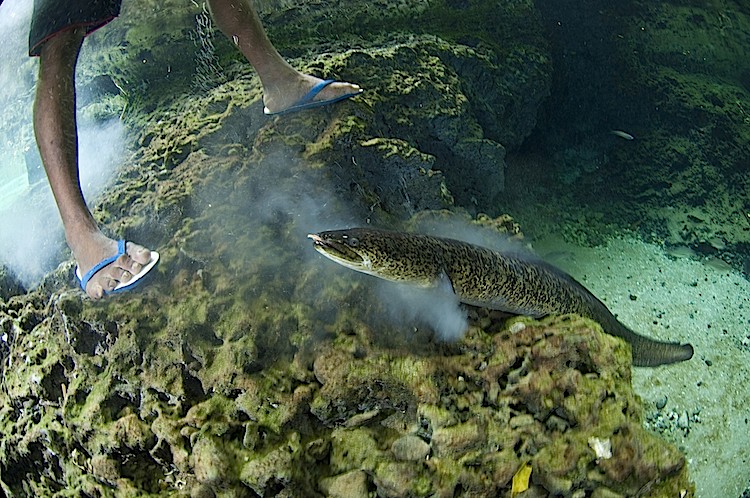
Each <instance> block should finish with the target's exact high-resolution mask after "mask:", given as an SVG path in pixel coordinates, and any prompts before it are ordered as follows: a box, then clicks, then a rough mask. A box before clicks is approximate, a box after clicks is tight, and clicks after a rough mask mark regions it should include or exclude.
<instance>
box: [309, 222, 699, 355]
mask: <svg viewBox="0 0 750 498" xmlns="http://www.w3.org/2000/svg"><path fill="white" fill-rule="evenodd" d="M309 237H310V238H312V239H313V242H314V245H315V248H316V249H317V250H318V251H319V252H320V253H321V254H323V255H325V256H327V257H328V258H330V259H332V260H334V261H336V262H337V263H340V264H342V265H344V266H346V267H348V268H352V269H354V270H357V271H361V272H364V273H369V274H371V275H375V276H377V277H380V278H383V279H386V280H392V281H398V282H411V283H413V284H416V285H421V286H433V285H437V284H438V282H439V281H440V279H441V278H444V277H447V278H448V279H449V281H450V283H451V285H452V286H453V290H454V292H455V293H456V295H457V296H458V298H459V299H460V300H461V301H462V302H464V303H467V304H471V305H474V306H481V307H485V308H491V309H497V310H502V311H507V312H510V313H516V314H522V315H529V316H533V317H541V316H545V315H549V314H565V313H576V314H578V315H581V316H584V317H587V318H591V319H592V320H595V321H597V322H598V323H599V324H601V326H602V328H603V329H604V331H605V332H607V333H608V334H611V335H614V336H617V337H621V338H623V339H625V340H626V341H627V342H628V343H630V345H631V347H632V349H633V364H634V365H636V366H657V365H662V364H665V363H674V362H678V361H684V360H688V359H690V358H691V357H692V356H693V347H692V346H691V345H690V344H678V343H668V342H660V341H655V340H653V339H649V338H647V337H644V336H641V335H638V334H636V333H635V332H633V331H632V330H630V329H629V328H627V327H626V326H625V325H623V324H621V323H620V322H619V321H617V319H616V318H615V317H614V316H613V315H612V313H611V312H610V311H609V310H608V309H607V307H606V306H605V305H604V303H602V302H601V301H600V300H599V299H597V298H596V296H594V295H593V294H591V292H589V291H588V290H586V288H585V287H583V286H582V285H581V284H579V283H578V282H576V281H575V280H574V279H573V278H572V277H571V276H570V275H568V274H566V273H564V272H563V271H562V270H559V269H557V268H555V267H554V266H552V265H549V264H547V263H544V262H541V261H534V260H532V259H529V258H527V257H523V256H520V255H514V254H508V253H500V252H497V251H493V250H490V249H487V248H484V247H480V246H476V245H472V244H469V243H466V242H462V241H458V240H453V239H445V238H439V237H431V236H428V235H420V234H412V233H402V232H392V231H386V230H377V229H372V228H351V229H347V230H335V231H330V232H322V233H319V234H311V235H310V236H309Z"/></svg>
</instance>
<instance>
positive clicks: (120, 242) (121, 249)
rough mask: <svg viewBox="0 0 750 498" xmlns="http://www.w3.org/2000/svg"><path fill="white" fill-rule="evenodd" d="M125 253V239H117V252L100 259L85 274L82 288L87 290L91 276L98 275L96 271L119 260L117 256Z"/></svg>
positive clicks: (84, 290)
mask: <svg viewBox="0 0 750 498" xmlns="http://www.w3.org/2000/svg"><path fill="white" fill-rule="evenodd" d="M123 254H125V239H120V240H118V241H117V254H115V255H114V256H110V257H109V258H105V259H103V260H101V261H99V262H98V263H97V264H96V265H95V266H94V267H93V268H91V269H90V270H89V271H87V272H86V274H85V275H84V276H83V278H82V279H81V289H83V292H86V286H87V285H88V283H89V280H91V278H92V277H93V276H94V275H96V272H98V271H99V270H101V269H102V268H104V267H105V266H107V265H109V264H112V263H114V262H115V261H117V258H119V257H120V256H122V255H123Z"/></svg>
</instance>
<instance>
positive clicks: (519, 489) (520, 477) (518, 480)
mask: <svg viewBox="0 0 750 498" xmlns="http://www.w3.org/2000/svg"><path fill="white" fill-rule="evenodd" d="M530 478H531V464H530V463H528V462H526V463H524V464H523V465H521V467H520V468H519V469H518V471H516V474H515V475H514V476H513V487H511V489H510V496H511V498H515V497H516V496H517V495H518V494H519V493H523V492H524V491H526V490H527V489H529V479H530Z"/></svg>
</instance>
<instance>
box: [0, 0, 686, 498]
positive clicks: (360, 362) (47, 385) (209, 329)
mask: <svg viewBox="0 0 750 498" xmlns="http://www.w3.org/2000/svg"><path fill="white" fill-rule="evenodd" d="M145 3H146V2H143V4H145ZM149 9H150V8H146V7H145V5H144V8H143V9H140V10H138V9H136V8H135V7H132V10H130V11H127V10H126V11H124V13H123V19H127V16H126V14H127V13H128V12H131V13H132V14H133V16H135V17H134V19H136V20H140V21H142V22H144V23H147V24H149V23H150V24H151V25H159V26H160V30H161V31H157V30H155V29H154V30H153V32H150V31H149V30H148V29H146V28H145V27H142V28H141V29H140V30H136V31H131V30H129V29H128V27H129V26H130V24H129V23H132V22H134V21H133V20H132V19H131V21H125V22H124V23H122V25H120V26H119V27H117V25H116V23H113V24H112V30H110V31H107V32H103V34H102V35H101V36H100V38H96V39H93V38H92V47H91V50H95V49H98V50H99V51H98V52H94V54H93V55H92V56H91V57H90V58H89V59H87V60H86V61H83V63H82V68H81V75H83V76H82V81H81V84H83V85H92V86H91V88H92V94H93V95H99V98H96V99H92V100H91V101H90V102H87V103H84V109H82V112H91V113H93V114H97V115H98V114H103V115H107V114H112V113H114V114H117V115H122V116H123V118H124V119H125V120H126V122H127V123H128V126H129V130H130V131H129V133H130V138H131V140H132V144H133V147H132V153H131V155H130V157H129V158H128V161H127V163H128V164H127V166H126V167H124V168H123V170H122V171H121V173H120V175H119V178H118V180H117V182H116V184H115V185H114V186H113V187H112V188H110V189H109V190H108V191H107V192H106V193H105V195H103V196H102V197H101V198H100V199H99V200H98V202H97V203H96V210H95V214H96V216H97V218H98V220H99V221H100V222H101V223H102V224H103V225H104V226H105V227H106V229H107V230H108V231H110V232H111V233H113V234H116V235H118V236H122V237H125V238H127V239H130V240H135V241H138V242H139V243H142V244H144V245H147V246H150V247H153V248H155V249H157V250H159V251H160V253H161V255H162V259H161V262H160V264H159V266H158V267H157V268H156V271H155V272H153V273H154V274H153V275H151V276H150V277H149V278H150V281H149V282H148V285H145V286H143V287H142V289H139V290H138V291H137V292H133V293H128V294H125V295H123V296H119V297H117V298H113V299H107V300H105V301H103V302H100V303H92V302H90V301H89V300H87V299H86V298H85V297H84V296H83V294H82V292H81V291H80V290H78V289H77V287H76V285H75V282H74V277H73V262H72V261H71V262H68V263H65V264H63V265H61V267H60V268H58V269H57V270H55V271H54V272H51V273H50V275H48V276H47V278H46V279H45V280H44V281H43V282H42V283H41V284H40V285H39V286H38V287H37V288H36V289H35V290H33V291H32V292H29V293H26V294H22V293H21V292H22V290H21V289H18V290H17V291H15V292H13V293H10V294H8V296H5V297H4V299H2V300H0V324H1V325H2V334H3V336H2V342H1V343H0V346H2V347H0V359H1V360H2V369H3V376H2V389H1V390H0V485H1V489H2V493H5V494H6V495H10V496H26V495H36V496H144V495H151V496H192V497H211V496H332V497H336V496H348V497H355V498H356V497H366V496H393V497H398V496H403V497H407V496H409V497H411V496H489V495H491V496H495V495H502V496H526V497H531V496H547V495H552V496H597V497H614V496H636V495H639V496H665V497H666V496H670V497H672V496H692V494H693V485H692V484H691V483H690V481H689V478H688V473H687V472H688V471H687V465H686V462H685V458H684V456H683V455H682V454H681V453H680V452H679V451H677V450H676V449H675V448H674V447H672V446H670V445H669V444H667V443H666V442H664V441H662V440H660V439H658V438H657V437H656V436H654V435H652V434H650V433H647V432H646V431H645V430H644V429H643V428H642V409H641V405H640V401H639V399H638V397H637V396H636V395H635V394H634V393H633V392H632V389H631V385H630V352H629V349H628V347H627V346H626V345H625V344H624V343H623V342H622V341H620V340H618V339H615V338H613V337H610V336H607V335H604V334H603V333H602V332H601V331H600V329H599V327H598V326H596V325H595V324H593V323H591V322H588V321H585V320H581V319H579V318H576V317H571V316H567V317H558V318H553V319H549V320H546V321H543V322H536V321H532V320H526V319H514V320H511V321H510V322H508V321H506V318H507V317H504V316H499V315H497V314H495V313H489V312H487V311H486V310H480V309H471V310H469V315H470V324H471V325H470V327H469V330H468V331H467V334H466V337H465V338H464V339H462V340H460V341H458V342H455V343H443V342H439V341H436V340H435V339H434V337H433V334H432V332H431V331H430V330H429V328H427V327H425V326H424V324H422V323H420V322H419V321H418V320H417V321H415V320H413V319H405V318H403V317H398V316H394V315H393V313H392V312H391V310H389V309H388V306H387V302H386V301H384V300H383V299H382V295H381V294H379V291H378V290H377V289H376V285H375V284H374V283H373V280H372V279H369V278H368V277H366V276H363V275H354V274H352V273H350V272H348V271H347V270H346V269H344V268H340V267H338V266H336V265H333V264H330V263H328V262H326V261H324V260H323V259H322V258H320V257H319V256H318V255H317V254H316V253H315V251H314V250H312V248H311V247H310V246H309V245H308V244H307V243H306V239H305V235H306V234H307V233H309V232H314V231H318V230H321V229H328V228H337V227H339V226H342V225H350V224H374V225H379V226H388V227H403V226H406V225H408V224H409V223H410V221H409V220H411V219H412V218H413V217H414V216H415V215H421V216H424V213H425V212H437V211H442V212H453V213H456V214H454V216H456V217H458V219H460V220H462V223H463V224H465V225H469V224H470V222H469V220H470V219H478V220H479V221H480V222H482V223H483V224H484V225H490V226H491V227H492V229H493V230H495V231H505V232H509V234H510V235H518V234H519V227H518V225H516V224H514V223H513V221H512V220H511V219H510V218H509V217H507V216H501V214H502V212H501V210H500V208H498V207H497V201H498V198H499V197H501V196H503V195H504V193H505V192H506V191H507V190H508V188H509V186H508V184H507V182H506V179H505V163H504V157H505V153H506V148H510V149H515V148H518V147H519V145H520V144H521V143H522V141H523V140H524V138H525V137H526V136H527V135H528V134H529V133H531V130H532V128H533V127H534V125H535V122H536V116H537V111H538V110H539V106H540V105H541V102H542V101H543V99H544V97H545V96H546V95H547V93H548V91H549V85H550V65H549V58H548V56H547V52H546V42H545V40H544V37H543V35H542V29H541V26H540V24H539V22H538V17H537V13H536V10H535V8H534V6H533V5H532V4H531V3H528V2H501V3H500V4H498V3H496V2H495V3H489V2H479V1H476V2H474V1H470V2H459V3H455V2H445V3H443V2H429V3H427V2H426V3H419V4H414V5H408V4H402V3H398V2H395V3H393V2H382V4H377V3H376V4H373V3H372V2H356V1H355V2H326V3H325V4H323V3H310V4H305V6H304V7H298V8H285V9H279V10H278V11H274V12H272V13H269V14H268V15H266V16H265V18H266V20H267V22H268V26H269V31H270V33H271V36H272V38H274V39H278V40H279V42H278V45H279V48H281V49H282V50H283V51H284V52H285V53H286V54H290V56H291V57H298V58H295V59H294V60H293V62H294V64H295V65H297V66H299V67H301V68H302V69H304V70H305V71H309V72H313V73H314V74H317V75H320V76H323V77H335V78H338V79H345V80H348V81H355V82H357V83H359V84H361V85H362V86H363V87H364V88H365V89H366V92H365V93H364V94H363V95H362V96H359V97H357V98H356V99H353V100H352V101H347V102H344V103H341V104H337V105H336V106H331V107H330V108H323V109H319V110H315V111H311V112H307V113H302V114H299V115H293V116H289V117H280V118H273V119H269V118H266V117H264V116H263V114H262V102H261V88H260V85H259V82H258V80H257V78H256V77H255V75H254V73H253V72H252V70H251V69H250V68H249V67H248V66H247V65H246V63H243V62H242V61H240V60H238V59H237V58H236V56H234V55H230V49H231V48H232V47H229V46H228V44H226V42H220V41H219V40H218V39H217V40H216V42H215V43H216V49H215V50H216V52H215V54H214V55H215V58H213V59H211V60H215V61H216V62H217V67H218V65H220V66H221V67H222V68H223V70H224V71H225V72H226V77H225V80H223V81H222V80H221V79H218V80H216V81H214V82H213V83H214V86H212V87H211V88H205V86H202V87H201V90H200V91H197V90H196V86H194V81H192V80H191V75H192V72H191V71H187V70H185V67H190V66H189V63H190V62H191V61H192V62H193V63H194V62H195V60H196V59H195V57H196V53H197V52H198V51H199V50H201V48H200V47H203V45H200V44H194V43H192V42H191V43H189V44H188V43H187V42H185V40H189V39H190V37H189V32H192V30H194V25H193V24H191V23H182V24H181V23H180V22H179V21H180V19H182V20H183V21H184V20H185V19H188V20H190V21H191V22H192V19H193V17H191V16H195V15H200V12H201V11H200V10H199V9H195V12H191V11H189V10H182V11H180V10H179V9H178V10H177V11H175V15H174V16H173V17H172V18H171V21H170V23H165V24H159V22H158V17H157V19H156V20H154V19H141V17H142V15H143V13H145V12H153V9H151V10H149ZM183 9H184V7H183ZM136 10H137V11H138V12H135V11H136ZM180 12H183V13H185V14H184V15H182V14H180ZM139 13H140V14H139ZM178 14H179V15H178ZM326 19H329V20H330V19H334V20H335V22H332V21H327V22H323V20H326ZM456 19H461V20H462V21H463V22H460V23H456V22H455V20H456ZM319 20H320V21H319ZM118 22H119V21H118ZM312 26H316V29H315V30H313V31H311V27H312ZM407 26H408V30H407V29H406V27H407ZM118 36H119V38H118ZM123 39H126V40H127V43H126V44H121V43H120V42H122V40H123ZM174 40H178V42H177V43H178V45H177V47H182V48H183V49H185V50H183V51H180V50H177V49H175V50H174V51H175V52H177V53H178V54H179V55H177V56H176V55H175V54H174V53H171V51H169V50H166V49H165V48H164V47H165V46H166V45H167V44H169V43H172V42H174ZM199 46H200V47H199ZM123 47H127V48H123ZM191 47H192V48H191ZM168 56H169V57H172V59H169V60H170V61H171V62H169V63H167V62H166V61H167V60H168V59H167V57H168ZM174 57H177V59H174ZM180 57H182V59H180ZM197 60H206V59H205V58H204V59H197ZM172 67H173V68H175V71H174V72H172V70H171V69H170V68H172ZM192 67H194V65H193V66H192ZM97 68H98V69H97ZM168 69H169V70H168ZM180 71H184V72H185V74H182V73H180ZM172 80H179V81H176V82H175V81H172ZM110 83H111V84H110ZM206 83H207V81H206V80H205V79H202V80H201V82H200V84H201V85H205V84H206ZM181 89H182V90H181ZM97 92H98V93H97ZM169 92H171V93H169ZM104 101H106V102H107V105H106V106H102V105H101V103H102V102H104ZM92 106H93V107H92ZM482 212H485V213H488V215H480V214H479V213H482ZM437 216H442V214H441V215H437ZM385 292H388V290H386V291H385ZM2 493H0V494H2Z"/></svg>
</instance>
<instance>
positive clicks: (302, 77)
mask: <svg viewBox="0 0 750 498" xmlns="http://www.w3.org/2000/svg"><path fill="white" fill-rule="evenodd" d="M208 3H209V6H210V7H211V13H212V15H213V17H214V19H215V20H216V24H217V25H218V27H219V29H220V30H221V31H222V32H223V33H224V34H225V35H226V36H227V37H228V38H229V39H230V40H232V41H233V42H234V44H235V45H237V47H238V48H239V50H240V51H241V52H242V54H243V55H244V56H245V58H247V60H248V61H249V62H250V64H252V66H253V67H254V68H255V70H256V71H257V73H258V77H259V78H260V81H261V84H262V85H263V102H264V104H265V106H266V109H267V112H268V113H277V112H279V111H283V110H285V109H288V108H289V107H291V106H293V105H294V104H295V103H297V102H299V101H300V99H301V98H302V97H303V96H305V95H307V94H308V92H310V90H311V89H312V88H313V87H315V86H316V85H318V84H320V83H321V82H322V80H321V79H320V78H316V77H315V76H311V75H309V74H303V73H301V72H299V71H297V70H296V69H294V68H293V67H292V66H290V65H289V64H288V63H287V62H286V61H285V60H284V59H283V58H282V57H281V55H280V54H279V52H278V51H277V50H276V48H274V46H273V44H272V43H271V41H270V40H269V39H268V37H267V36H266V32H265V30H264V29H263V25H262V24H261V22H260V19H259V18H258V14H257V12H256V11H255V9H254V8H253V7H252V5H251V4H250V3H249V0H209V1H208ZM361 91H362V89H361V88H360V87H359V85H355V84H352V83H346V82H334V83H331V84H329V85H326V86H325V87H324V88H322V89H321V90H320V91H319V92H318V93H317V94H316V95H315V96H314V97H313V99H314V101H318V100H320V101H329V100H331V101H336V100H337V99H339V100H340V99H341V98H345V97H346V96H352V95H356V94H358V93H360V92H361Z"/></svg>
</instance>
